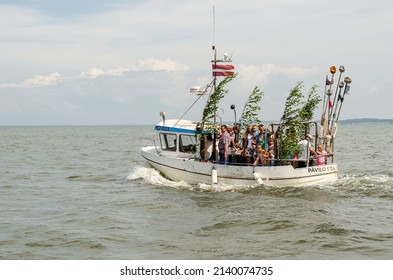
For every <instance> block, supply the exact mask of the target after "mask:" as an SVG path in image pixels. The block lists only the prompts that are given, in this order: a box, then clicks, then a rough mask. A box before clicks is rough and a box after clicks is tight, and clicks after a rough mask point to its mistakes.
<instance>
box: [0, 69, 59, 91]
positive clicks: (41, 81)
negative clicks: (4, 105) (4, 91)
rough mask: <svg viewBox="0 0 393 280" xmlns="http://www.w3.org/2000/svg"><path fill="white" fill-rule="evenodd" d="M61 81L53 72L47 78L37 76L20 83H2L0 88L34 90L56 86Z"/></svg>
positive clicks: (57, 74)
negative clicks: (35, 88)
mask: <svg viewBox="0 0 393 280" xmlns="http://www.w3.org/2000/svg"><path fill="white" fill-rule="evenodd" d="M60 79H61V76H60V74H59V73H57V72H54V73H51V74H49V75H47V76H43V75H37V76H35V77H34V78H31V79H27V80H24V81H23V82H21V83H4V84H0V88H34V87H47V86H54V85H57V82H58V81H59V80H60Z"/></svg>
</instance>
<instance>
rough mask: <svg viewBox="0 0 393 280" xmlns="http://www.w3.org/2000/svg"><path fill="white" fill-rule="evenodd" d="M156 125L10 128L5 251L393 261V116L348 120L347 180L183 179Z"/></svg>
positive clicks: (340, 142) (4, 172) (344, 137)
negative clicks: (157, 145) (149, 159)
mask: <svg viewBox="0 0 393 280" xmlns="http://www.w3.org/2000/svg"><path fill="white" fill-rule="evenodd" d="M154 140H155V134H154V131H153V126H1V127H0V259H3V260H38V259H39V260H136V259H138V260H161V259H162V260H179V259H180V260H260V259H269V260H364V259H366V260H381V259H389V260H391V259H393V168H392V166H393V124H389V123H355V124H351V123H346V124H343V125H341V126H340V127H339V130H338V133H337V139H336V142H335V159H336V161H337V163H338V167H339V179H338V180H337V181H336V182H334V183H328V184H323V185H316V186H312V187H296V188H295V187H260V186H258V187H257V186H255V185H247V186H230V185H226V186H223V187H222V188H217V187H212V186H209V185H189V184H187V183H185V182H173V181H170V180H168V179H166V178H164V177H163V176H162V175H160V174H159V173H158V172H157V171H156V170H154V169H152V168H151V167H149V165H147V164H146V162H145V160H144V159H143V158H142V157H141V155H140V149H141V147H143V146H147V145H153V143H154Z"/></svg>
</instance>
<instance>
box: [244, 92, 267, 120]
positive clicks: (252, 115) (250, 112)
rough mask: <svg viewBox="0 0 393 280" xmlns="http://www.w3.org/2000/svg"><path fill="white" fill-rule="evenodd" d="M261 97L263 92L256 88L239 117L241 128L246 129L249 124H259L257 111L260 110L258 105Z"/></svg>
mask: <svg viewBox="0 0 393 280" xmlns="http://www.w3.org/2000/svg"><path fill="white" fill-rule="evenodd" d="M262 96H263V91H261V90H260V89H259V88H258V86H256V87H255V88H254V90H253V91H252V93H251V94H250V96H249V97H248V100H247V102H246V103H245V105H244V108H243V112H242V116H241V120H242V123H243V127H247V125H249V124H259V123H260V122H261V120H260V119H259V118H258V111H259V110H261V106H259V105H258V103H259V102H260V101H261V99H262Z"/></svg>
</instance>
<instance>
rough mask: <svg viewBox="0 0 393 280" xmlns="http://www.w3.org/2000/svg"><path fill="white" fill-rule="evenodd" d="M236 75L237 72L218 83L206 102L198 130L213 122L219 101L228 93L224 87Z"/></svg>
mask: <svg viewBox="0 0 393 280" xmlns="http://www.w3.org/2000/svg"><path fill="white" fill-rule="evenodd" d="M236 76H237V74H235V75H232V76H227V77H225V79H223V80H222V81H221V82H220V83H219V84H218V86H217V87H216V89H215V91H214V92H213V93H212V94H211V95H210V96H209V99H208V100H207V102H206V106H205V108H204V109H203V114H202V120H201V121H200V122H198V124H197V130H198V131H202V130H203V129H204V128H205V124H206V123H210V124H212V123H213V120H214V116H215V114H216V112H217V110H218V103H219V102H220V100H221V99H222V98H224V96H225V95H226V94H227V93H228V90H226V89H224V87H225V85H226V84H228V83H230V82H231V81H232V80H233V79H234V78H235V77H236ZM211 128H213V127H211Z"/></svg>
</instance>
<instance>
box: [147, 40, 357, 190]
mask: <svg viewBox="0 0 393 280" xmlns="http://www.w3.org/2000/svg"><path fill="white" fill-rule="evenodd" d="M213 50H214V59H213V60H211V62H212V69H213V80H212V82H211V83H210V84H209V85H207V86H205V87H192V88H191V90H190V91H191V92H194V93H196V94H197V96H198V99H197V100H199V99H200V97H201V96H203V95H205V96H206V95H208V96H209V97H211V96H212V94H213V93H214V92H215V91H216V90H217V86H216V82H217V81H218V80H217V78H220V77H223V76H224V77H225V79H226V78H227V76H232V75H233V72H234V71H233V70H234V67H233V66H231V65H227V63H229V62H232V60H231V58H229V59H228V56H227V55H226V54H224V59H217V51H216V49H215V47H214V46H213ZM339 71H340V77H339V79H338V83H337V87H336V92H335V94H334V98H333V89H332V85H333V83H334V82H333V76H334V74H335V72H336V68H335V67H334V66H332V67H331V68H330V73H331V78H330V79H329V77H328V76H326V85H325V92H324V98H323V113H322V117H321V122H320V123H319V122H317V121H311V120H309V121H307V122H302V123H297V125H303V127H304V128H302V129H305V135H307V136H308V138H307V137H306V140H307V141H309V145H308V147H311V148H310V150H311V149H313V150H317V147H318V144H323V145H324V146H325V147H326V148H327V147H328V146H329V147H328V148H329V150H328V153H326V154H325V155H324V157H325V158H326V159H325V163H324V164H322V165H315V164H314V163H315V158H314V157H313V156H311V155H310V152H309V151H308V150H307V159H306V160H305V159H304V158H303V159H299V158H297V157H296V155H295V156H293V155H292V156H290V157H283V156H280V153H279V150H280V143H281V144H282V142H281V141H280V137H282V135H285V134H283V131H285V130H287V129H288V128H289V127H290V121H291V120H288V119H286V118H283V119H282V120H280V121H278V122H272V123H269V124H268V125H267V126H266V132H265V133H266V137H271V138H272V139H273V138H274V137H273V135H276V139H275V140H274V141H275V142H274V147H275V152H276V156H275V157H272V158H269V160H267V161H266V162H265V163H264V164H259V165H256V166H254V165H253V164H249V163H247V162H245V161H244V159H242V157H244V149H238V150H236V149H234V150H233V151H232V152H231V155H230V156H231V157H232V161H230V162H227V161H226V162H219V160H218V156H217V146H216V145H213V144H212V143H216V141H217V130H218V129H217V128H219V124H217V122H216V121H217V118H216V117H217V114H216V112H215V113H214V118H213V121H212V123H209V124H208V125H207V124H206V123H203V122H201V121H200V120H199V121H193V120H186V119H184V118H183V117H184V115H185V114H184V115H183V116H182V117H181V118H179V119H166V117H165V112H164V111H161V112H160V115H161V117H162V119H161V121H160V122H158V123H157V124H156V125H155V126H154V131H155V132H156V135H157V138H156V140H154V141H153V145H151V146H145V147H142V148H141V155H142V157H143V158H144V159H145V160H146V161H147V162H148V163H149V164H150V165H151V166H152V167H153V168H155V169H157V170H158V171H159V172H160V173H161V174H162V175H163V176H165V177H166V178H168V179H170V180H173V181H184V182H187V183H189V184H192V185H198V184H209V185H210V184H212V185H215V186H220V185H248V186H249V185H255V186H293V187H303V186H309V185H320V184H326V183H329V182H334V181H335V180H337V179H338V166H337V163H336V162H335V160H334V140H335V138H336V133H337V129H338V118H339V115H340V111H341V106H342V103H343V101H344V96H345V94H346V93H348V91H349V88H350V87H349V84H350V83H351V79H350V78H349V77H346V78H345V79H344V82H343V81H341V74H342V73H343V72H344V71H345V68H344V66H340V68H339ZM209 89H210V93H209V94H208V93H207V92H208V90H209ZM342 90H343V91H342ZM342 92H343V94H342ZM208 101H209V99H208ZM320 101H322V99H321V100H320ZM194 103H195V102H194ZM207 103H209V102H207ZM206 106H207V105H206ZM232 106H233V105H232ZM191 107H192V106H191ZM216 108H217V107H216ZM333 108H334V109H333ZM205 109H206V107H205ZM231 109H234V106H233V108H232V107H231ZM188 110H189V109H188ZM188 110H187V111H186V112H188ZM201 123H202V125H201ZM220 124H222V123H220ZM234 125H240V126H241V125H242V120H239V122H236V116H235V123H234ZM280 132H281V133H280ZM311 139H312V140H313V141H312V142H311ZM208 143H209V145H210V150H209V149H208V148H207V145H208ZM266 145H268V144H266ZM308 147H307V149H308ZM265 148H266V150H267V146H266V147H265ZM233 159H236V160H233ZM301 160H303V162H305V166H304V167H303V166H302V167H300V165H299V164H298V163H299V162H300V161H301Z"/></svg>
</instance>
